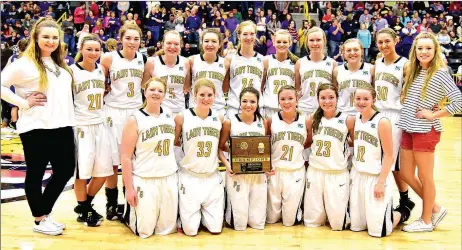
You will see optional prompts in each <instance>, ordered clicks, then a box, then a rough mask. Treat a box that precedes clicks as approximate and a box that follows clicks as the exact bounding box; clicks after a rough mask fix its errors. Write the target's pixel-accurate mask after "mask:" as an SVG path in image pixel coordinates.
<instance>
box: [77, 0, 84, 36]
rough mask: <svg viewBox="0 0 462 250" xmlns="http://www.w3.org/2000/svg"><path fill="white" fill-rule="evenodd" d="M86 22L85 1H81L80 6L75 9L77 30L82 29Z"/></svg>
mask: <svg viewBox="0 0 462 250" xmlns="http://www.w3.org/2000/svg"><path fill="white" fill-rule="evenodd" d="M84 23H85V2H80V6H79V7H77V8H75V10H74V26H75V28H76V29H77V30H82V28H83V24H84Z"/></svg>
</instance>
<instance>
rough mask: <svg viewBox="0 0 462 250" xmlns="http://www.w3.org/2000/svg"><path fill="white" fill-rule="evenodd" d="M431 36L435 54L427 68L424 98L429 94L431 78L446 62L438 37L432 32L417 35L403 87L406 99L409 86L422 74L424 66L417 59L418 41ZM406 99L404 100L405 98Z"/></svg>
mask: <svg viewBox="0 0 462 250" xmlns="http://www.w3.org/2000/svg"><path fill="white" fill-rule="evenodd" d="M425 38H429V39H431V40H432V42H433V45H434V46H435V56H434V57H433V59H432V61H431V62H430V66H429V67H428V69H427V74H426V76H425V83H424V86H423V88H422V92H421V95H420V96H421V97H422V100H424V99H425V97H426V95H427V88H428V84H429V83H430V80H431V79H432V78H433V76H434V75H435V74H436V72H437V71H438V70H439V69H441V68H444V67H445V66H444V62H443V59H442V57H441V46H440V44H439V43H438V40H437V39H436V37H435V36H434V35H432V34H430V33H420V34H418V35H417V37H416V38H415V39H414V42H413V43H412V47H411V52H410V53H409V66H408V67H407V70H406V77H405V79H404V88H403V94H404V96H403V98H404V99H405V98H406V96H407V94H408V92H409V87H410V86H411V84H412V83H413V82H414V80H415V79H416V78H417V76H418V75H419V74H420V71H421V70H422V66H420V62H419V60H417V52H416V50H417V42H418V41H419V40H420V39H425ZM403 101H404V100H403Z"/></svg>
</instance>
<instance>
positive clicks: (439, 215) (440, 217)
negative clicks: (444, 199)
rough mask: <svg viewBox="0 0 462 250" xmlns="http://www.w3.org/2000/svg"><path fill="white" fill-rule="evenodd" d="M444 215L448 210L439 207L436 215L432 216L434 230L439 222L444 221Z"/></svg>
mask: <svg viewBox="0 0 462 250" xmlns="http://www.w3.org/2000/svg"><path fill="white" fill-rule="evenodd" d="M446 214H448V210H447V209H446V208H445V207H443V206H441V208H440V211H439V212H438V213H434V214H432V225H433V228H436V227H437V226H438V224H440V222H441V221H442V220H443V219H444V216H446Z"/></svg>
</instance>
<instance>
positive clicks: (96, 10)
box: [90, 1, 104, 17]
mask: <svg viewBox="0 0 462 250" xmlns="http://www.w3.org/2000/svg"><path fill="white" fill-rule="evenodd" d="M90 10H91V11H92V12H93V14H94V15H95V16H97V17H99V16H100V15H99V14H100V13H99V6H98V4H96V2H95V1H92V2H91V4H90ZM101 14H104V12H102V13H101Z"/></svg>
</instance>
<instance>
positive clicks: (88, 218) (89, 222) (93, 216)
mask: <svg viewBox="0 0 462 250" xmlns="http://www.w3.org/2000/svg"><path fill="white" fill-rule="evenodd" d="M98 215H99V214H98V213H97V212H96V211H95V210H93V209H92V211H88V212H86V213H85V212H84V213H81V214H79V217H77V221H78V222H83V223H84V224H85V226H87V227H97V226H99V225H101V220H98Z"/></svg>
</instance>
